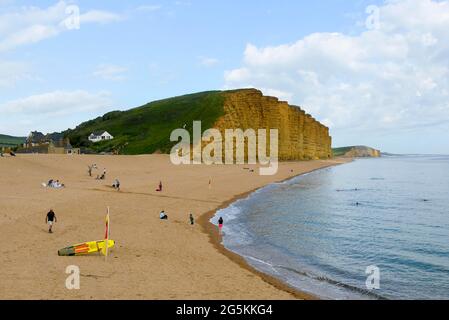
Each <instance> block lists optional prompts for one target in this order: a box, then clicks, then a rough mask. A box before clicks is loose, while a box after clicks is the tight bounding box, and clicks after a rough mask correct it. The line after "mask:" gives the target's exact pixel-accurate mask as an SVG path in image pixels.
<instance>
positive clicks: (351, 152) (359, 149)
mask: <svg viewBox="0 0 449 320" xmlns="http://www.w3.org/2000/svg"><path fill="white" fill-rule="evenodd" d="M333 154H334V156H338V157H345V158H379V157H381V152H380V151H379V150H376V149H373V148H370V147H366V146H353V147H343V148H336V149H333Z"/></svg>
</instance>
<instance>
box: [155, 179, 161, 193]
mask: <svg viewBox="0 0 449 320" xmlns="http://www.w3.org/2000/svg"><path fill="white" fill-rule="evenodd" d="M156 191H157V192H162V181H159V187H158V188H157V189H156Z"/></svg>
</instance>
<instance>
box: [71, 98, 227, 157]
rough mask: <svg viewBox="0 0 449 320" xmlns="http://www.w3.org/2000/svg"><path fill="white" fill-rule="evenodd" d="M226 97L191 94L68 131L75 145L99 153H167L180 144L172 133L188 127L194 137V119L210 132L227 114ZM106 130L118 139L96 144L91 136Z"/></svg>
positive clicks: (107, 117) (108, 115)
mask: <svg viewBox="0 0 449 320" xmlns="http://www.w3.org/2000/svg"><path fill="white" fill-rule="evenodd" d="M223 103H224V97H223V95H222V94H221V92H220V91H208V92H201V93H196V94H190V95H185V96H180V97H175V98H170V99H165V100H160V101H154V102H151V103H149V104H146V105H144V106H142V107H139V108H135V109H131V110H128V111H114V112H110V113H107V114H105V115H104V116H103V117H98V118H97V119H94V120H91V121H87V122H84V123H82V124H81V125H79V126H78V127H76V128H75V129H74V130H68V131H66V132H65V136H67V137H69V138H70V141H71V142H72V144H73V145H74V146H78V147H89V148H91V149H93V150H95V151H97V152H102V151H113V150H119V152H120V153H121V154H146V153H154V152H158V151H159V152H163V153H167V152H169V151H170V149H171V147H172V146H173V145H174V144H176V142H170V133H171V132H172V131H173V130H174V129H177V128H182V127H183V125H184V124H187V126H186V129H187V130H189V131H190V134H192V123H193V121H194V120H201V121H202V130H203V131H204V130H206V129H208V128H210V127H212V125H213V124H214V123H215V121H216V120H217V119H218V118H219V117H220V116H222V115H223V113H224V111H223ZM101 130H106V131H108V132H109V133H110V134H112V135H113V136H114V140H111V141H105V142H99V143H96V144H92V143H90V142H89V141H88V136H89V135H90V134H91V133H92V132H94V131H101Z"/></svg>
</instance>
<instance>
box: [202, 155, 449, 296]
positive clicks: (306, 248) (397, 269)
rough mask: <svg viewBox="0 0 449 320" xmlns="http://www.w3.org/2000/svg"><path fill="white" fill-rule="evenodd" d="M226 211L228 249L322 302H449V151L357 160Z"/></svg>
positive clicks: (221, 214) (254, 195)
mask: <svg viewBox="0 0 449 320" xmlns="http://www.w3.org/2000/svg"><path fill="white" fill-rule="evenodd" d="M219 217H223V219H224V227H223V245H224V246H225V247H226V248H227V249H228V250H230V251H233V252H235V253H237V254H239V255H241V256H242V257H244V258H245V260H246V261H247V262H248V263H249V264H250V265H251V266H253V267H254V268H256V269H258V270H259V271H262V272H264V273H266V274H269V275H272V276H274V277H276V278H278V279H279V280H281V281H283V282H285V283H287V284H288V285H290V286H292V287H295V288H297V289H298V290H300V291H303V292H307V293H310V294H313V295H315V296H318V297H319V298H321V299H332V300H343V299H356V300H358V299H363V300H365V299H400V300H402V299H407V300H408V299H423V300H427V299H444V300H447V299H449V156H440V155H401V156H384V157H382V158H367V159H357V160H355V161H353V162H350V163H347V164H343V165H339V166H334V167H330V168H325V169H321V170H317V171H314V172H311V173H308V174H305V175H301V176H298V177H295V178H293V179H291V180H288V181H285V182H282V183H276V184H271V185H268V186H266V187H264V188H261V189H259V190H257V191H255V192H254V193H252V194H251V195H249V196H248V197H247V198H244V199H240V200H238V201H236V202H235V203H233V204H231V205H230V206H229V207H227V208H225V209H222V210H220V211H218V212H217V213H216V215H215V216H214V217H213V218H212V220H211V222H212V223H216V222H217V220H218V218H219Z"/></svg>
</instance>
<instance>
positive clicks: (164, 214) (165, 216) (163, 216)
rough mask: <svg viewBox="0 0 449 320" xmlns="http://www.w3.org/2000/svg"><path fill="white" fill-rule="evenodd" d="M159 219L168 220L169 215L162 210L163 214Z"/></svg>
mask: <svg viewBox="0 0 449 320" xmlns="http://www.w3.org/2000/svg"><path fill="white" fill-rule="evenodd" d="M159 219H161V220H168V216H167V214H166V213H165V211H164V210H162V211H161V213H160V214H159Z"/></svg>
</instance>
